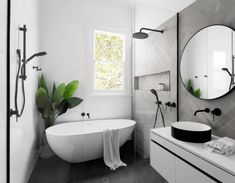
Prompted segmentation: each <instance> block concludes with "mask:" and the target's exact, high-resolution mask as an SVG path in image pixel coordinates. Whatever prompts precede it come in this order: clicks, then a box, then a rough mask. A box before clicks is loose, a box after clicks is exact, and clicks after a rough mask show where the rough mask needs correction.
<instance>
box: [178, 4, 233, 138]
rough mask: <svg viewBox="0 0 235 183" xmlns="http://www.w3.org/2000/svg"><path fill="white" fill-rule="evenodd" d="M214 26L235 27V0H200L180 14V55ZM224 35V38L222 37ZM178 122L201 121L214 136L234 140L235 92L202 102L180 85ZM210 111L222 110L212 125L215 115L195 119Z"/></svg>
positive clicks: (180, 83)
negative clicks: (201, 32) (197, 35)
mask: <svg viewBox="0 0 235 183" xmlns="http://www.w3.org/2000/svg"><path fill="white" fill-rule="evenodd" d="M212 24H224V25H227V26H230V27H232V28H235V1H234V0H197V1H196V2H195V3H193V4H192V5H190V6H189V7H187V8H186V9H184V10H183V11H181V12H180V14H179V52H180V55H181V54H182V51H183V48H184V46H185V44H186V43H187V41H188V40H189V39H190V37H191V36H192V35H193V34H195V33H196V32H197V31H198V30H200V29H201V28H203V27H206V26H208V25H212ZM221 36H223V35H221ZM179 96H180V100H179V110H180V114H179V119H180V120H189V121H199V122H202V123H207V124H210V125H211V126H212V127H213V132H214V134H216V135H218V136H229V137H231V138H235V91H233V92H232V93H230V94H229V95H227V96H225V97H223V98H220V99H216V100H209V101H208V100H201V99H197V98H195V97H193V96H192V95H190V94H189V93H188V92H187V91H186V89H185V88H184V86H183V84H182V82H181V81H180V82H179ZM205 107H209V108H211V109H213V108H215V107H219V108H221V110H222V116H220V117H217V118H216V120H215V122H212V116H211V115H208V114H203V113H200V114H198V115H197V116H196V117H194V115H193V113H194V111H195V110H197V109H204V108H205Z"/></svg>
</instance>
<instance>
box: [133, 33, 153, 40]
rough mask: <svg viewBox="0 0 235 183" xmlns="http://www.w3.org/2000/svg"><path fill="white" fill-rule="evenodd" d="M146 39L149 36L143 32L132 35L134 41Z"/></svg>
mask: <svg viewBox="0 0 235 183" xmlns="http://www.w3.org/2000/svg"><path fill="white" fill-rule="evenodd" d="M148 37H149V35H148V34H147V33H145V32H136V33H134V34H133V38H135V39H146V38H148Z"/></svg>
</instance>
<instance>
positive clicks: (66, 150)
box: [46, 119, 136, 163]
mask: <svg viewBox="0 0 235 183" xmlns="http://www.w3.org/2000/svg"><path fill="white" fill-rule="evenodd" d="M135 124H136V122H135V121H133V120H127V119H112V120H93V121H80V122H70V123H63V124H59V125H55V126H52V127H49V128H47V129H46V137H47V141H48V143H49V145H50V147H51V149H52V150H53V151H54V153H55V154H56V155H58V156H59V157H60V158H62V159H63V160H65V161H68V162H70V163H79V162H84V161H88V160H93V159H97V158H100V157H102V156H103V137H102V132H103V130H104V129H119V137H120V146H122V145H123V144H124V143H125V142H126V141H127V140H128V138H129V137H130V135H131V134H132V132H133V130H134V127H135Z"/></svg>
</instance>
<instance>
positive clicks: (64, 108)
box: [57, 100, 68, 115]
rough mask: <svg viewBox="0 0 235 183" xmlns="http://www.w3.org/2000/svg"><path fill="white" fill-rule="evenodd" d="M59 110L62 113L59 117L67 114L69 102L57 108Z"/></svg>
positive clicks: (63, 102)
mask: <svg viewBox="0 0 235 183" xmlns="http://www.w3.org/2000/svg"><path fill="white" fill-rule="evenodd" d="M57 110H58V111H59V112H60V113H59V115H61V114H64V113H66V111H67V110H68V104H67V101H65V100H63V101H62V102H61V103H60V104H59V106H58V107H57Z"/></svg>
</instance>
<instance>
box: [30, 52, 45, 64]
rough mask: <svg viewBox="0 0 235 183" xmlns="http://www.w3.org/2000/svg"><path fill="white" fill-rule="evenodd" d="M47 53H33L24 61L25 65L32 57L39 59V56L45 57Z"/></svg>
mask: <svg viewBox="0 0 235 183" xmlns="http://www.w3.org/2000/svg"><path fill="white" fill-rule="evenodd" d="M46 54H47V52H38V53H35V54H33V55H32V56H31V57H29V58H28V59H27V60H26V63H28V62H29V61H30V60H32V59H33V58H34V57H40V56H44V55H46Z"/></svg>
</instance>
